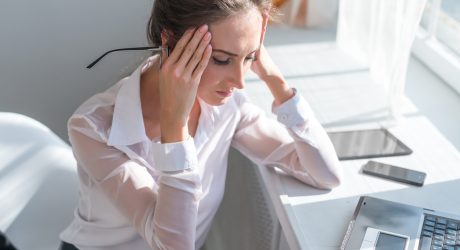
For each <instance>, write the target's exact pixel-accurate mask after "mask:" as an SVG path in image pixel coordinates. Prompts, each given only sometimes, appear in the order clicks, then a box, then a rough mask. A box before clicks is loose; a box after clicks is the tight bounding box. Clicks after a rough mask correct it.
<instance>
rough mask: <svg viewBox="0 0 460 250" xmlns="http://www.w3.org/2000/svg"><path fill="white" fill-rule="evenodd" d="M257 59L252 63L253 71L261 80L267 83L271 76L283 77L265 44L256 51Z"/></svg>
mask: <svg viewBox="0 0 460 250" xmlns="http://www.w3.org/2000/svg"><path fill="white" fill-rule="evenodd" d="M255 57H256V60H255V61H254V62H253V63H252V65H251V70H252V71H253V72H254V73H256V75H257V76H259V78H260V79H261V80H263V81H265V80H266V79H267V78H269V77H270V76H278V77H282V74H281V72H280V70H279V68H278V66H276V65H275V63H274V62H273V61H272V59H271V57H270V55H269V54H268V52H267V49H265V46H264V44H263V43H262V44H261V45H260V48H259V50H257V51H256V54H255Z"/></svg>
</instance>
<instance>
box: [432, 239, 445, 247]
mask: <svg viewBox="0 0 460 250" xmlns="http://www.w3.org/2000/svg"><path fill="white" fill-rule="evenodd" d="M442 243H443V242H442V240H433V245H435V246H440V247H442Z"/></svg>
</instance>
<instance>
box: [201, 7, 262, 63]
mask: <svg viewBox="0 0 460 250" xmlns="http://www.w3.org/2000/svg"><path fill="white" fill-rule="evenodd" d="M209 30H210V32H211V34H212V40H211V45H212V47H213V48H215V49H223V50H228V51H231V52H235V53H238V54H241V53H249V52H251V51H253V50H255V49H257V48H258V47H259V43H260V36H261V32H262V15H261V14H260V12H259V10H258V9H257V8H253V9H251V10H249V11H247V12H243V13H241V14H237V15H235V16H231V17H228V18H226V19H224V20H221V21H219V22H216V23H213V24H210V25H209Z"/></svg>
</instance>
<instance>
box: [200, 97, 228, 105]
mask: <svg viewBox="0 0 460 250" xmlns="http://www.w3.org/2000/svg"><path fill="white" fill-rule="evenodd" d="M201 100H203V101H204V102H205V103H207V104H208V105H211V106H222V105H224V104H225V103H227V102H228V100H230V97H227V98H201Z"/></svg>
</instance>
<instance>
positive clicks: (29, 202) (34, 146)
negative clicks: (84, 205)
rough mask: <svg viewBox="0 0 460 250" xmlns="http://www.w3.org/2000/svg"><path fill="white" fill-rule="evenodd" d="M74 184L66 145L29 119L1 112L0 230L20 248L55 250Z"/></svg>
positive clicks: (68, 218) (73, 197)
mask: <svg viewBox="0 0 460 250" xmlns="http://www.w3.org/2000/svg"><path fill="white" fill-rule="evenodd" d="M77 183H78V182H77V174H76V161H75V159H74V157H73V154H72V150H71V148H70V147H69V145H67V144H66V143H65V142H63V141H62V140H61V139H60V138H59V137H58V136H56V135H55V134H54V133H53V132H52V131H50V130H49V129H48V128H47V127H46V126H44V125H43V124H41V123H40V122H38V121H36V120H34V119H32V118H29V117H26V116H23V115H20V114H16V113H5V112H0V200H1V204H2V206H0V231H3V232H5V234H6V235H7V236H8V238H9V239H10V241H11V242H12V243H13V244H14V245H15V246H16V247H17V248H18V249H20V250H29V249H30V250H32V249H33V250H40V249H44V250H45V249H46V250H49V249H57V248H58V246H59V244H60V239H59V233H60V232H61V231H62V230H63V229H64V228H65V227H66V225H68V224H69V223H70V221H71V219H72V217H73V216H72V215H73V209H74V208H75V206H76V202H77V195H78V188H77V187H78V184H77Z"/></svg>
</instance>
